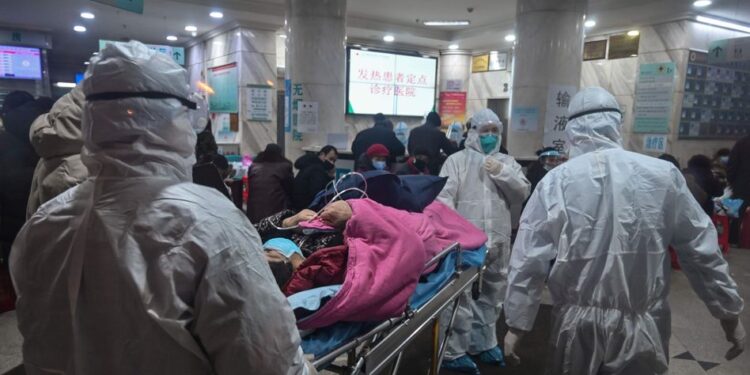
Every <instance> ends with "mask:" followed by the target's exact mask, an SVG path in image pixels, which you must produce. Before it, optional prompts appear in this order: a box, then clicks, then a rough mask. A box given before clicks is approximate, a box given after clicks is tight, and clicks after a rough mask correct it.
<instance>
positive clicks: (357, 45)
mask: <svg viewBox="0 0 750 375" xmlns="http://www.w3.org/2000/svg"><path fill="white" fill-rule="evenodd" d="M352 47H356V48H360V47H362V45H361V44H354V45H352Z"/></svg>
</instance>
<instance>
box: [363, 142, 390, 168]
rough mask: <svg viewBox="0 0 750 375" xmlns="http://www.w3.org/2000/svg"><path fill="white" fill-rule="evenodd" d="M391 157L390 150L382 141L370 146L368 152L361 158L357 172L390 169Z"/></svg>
mask: <svg viewBox="0 0 750 375" xmlns="http://www.w3.org/2000/svg"><path fill="white" fill-rule="evenodd" d="M389 157H390V152H388V148H386V147H385V146H384V145H382V144H380V143H376V144H374V145H372V146H370V147H369V148H368V149H367V152H365V153H364V154H362V156H361V157H360V158H359V161H358V162H357V165H358V168H357V172H367V171H388V170H389V168H388V158H389Z"/></svg>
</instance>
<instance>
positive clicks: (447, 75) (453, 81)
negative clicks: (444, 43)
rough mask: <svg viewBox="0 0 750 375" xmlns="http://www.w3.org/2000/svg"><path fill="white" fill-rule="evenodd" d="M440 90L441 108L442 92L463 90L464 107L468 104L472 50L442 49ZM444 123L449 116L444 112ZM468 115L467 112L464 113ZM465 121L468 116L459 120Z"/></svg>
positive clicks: (438, 108) (438, 107)
mask: <svg viewBox="0 0 750 375" xmlns="http://www.w3.org/2000/svg"><path fill="white" fill-rule="evenodd" d="M439 64H440V67H439V69H440V76H439V79H440V85H439V87H440V92H439V93H438V101H437V103H438V106H437V108H436V109H437V110H438V111H439V110H440V104H439V103H440V96H439V94H440V93H442V92H461V93H463V98H464V107H465V106H466V96H467V95H468V92H469V81H470V79H471V51H464V50H442V51H440V61H439ZM440 115H441V116H443V123H444V124H445V123H446V120H447V118H446V117H445V116H444V114H443V113H440ZM464 115H466V114H464ZM459 121H460V122H463V123H465V122H466V118H464V119H463V120H459Z"/></svg>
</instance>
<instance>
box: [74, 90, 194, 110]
mask: <svg viewBox="0 0 750 375" xmlns="http://www.w3.org/2000/svg"><path fill="white" fill-rule="evenodd" d="M129 98H146V99H176V100H178V101H179V102H180V103H182V105H184V106H185V107H188V108H189V109H198V104H197V103H196V102H194V101H191V100H188V99H185V98H183V97H180V96H177V95H173V94H169V93H166V92H158V91H141V92H102V93H98V94H91V95H86V100H87V101H96V100H119V99H129Z"/></svg>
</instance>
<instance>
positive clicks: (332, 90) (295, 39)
mask: <svg viewBox="0 0 750 375" xmlns="http://www.w3.org/2000/svg"><path fill="white" fill-rule="evenodd" d="M287 4H288V9H287V20H286V22H285V24H286V35H287V39H286V44H287V55H286V56H287V60H286V78H287V79H289V80H291V98H292V119H291V120H292V122H291V127H292V131H291V133H288V134H287V135H286V155H287V157H289V158H290V159H293V158H296V157H297V156H299V155H301V154H302V153H303V150H302V149H303V148H306V147H322V146H325V145H326V144H327V143H328V134H330V133H336V134H346V132H347V129H346V123H345V121H344V116H345V110H346V97H345V96H346V86H345V85H346V0H289V1H287ZM299 100H303V101H305V102H315V103H317V104H318V111H319V112H318V119H319V123H320V126H319V129H318V131H317V132H306V133H300V132H298V128H297V123H296V118H297V116H296V115H295V113H296V107H297V101H299Z"/></svg>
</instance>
